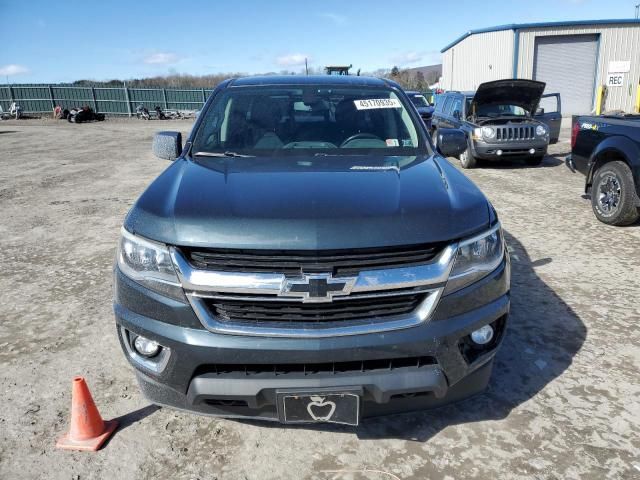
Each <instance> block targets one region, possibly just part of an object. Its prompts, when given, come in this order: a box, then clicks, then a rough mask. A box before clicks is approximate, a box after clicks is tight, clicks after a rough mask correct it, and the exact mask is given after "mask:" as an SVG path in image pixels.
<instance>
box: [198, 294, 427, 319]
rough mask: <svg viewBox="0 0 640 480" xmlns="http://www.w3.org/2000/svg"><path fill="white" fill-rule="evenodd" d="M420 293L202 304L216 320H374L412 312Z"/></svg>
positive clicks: (215, 301) (223, 301)
mask: <svg viewBox="0 0 640 480" xmlns="http://www.w3.org/2000/svg"><path fill="white" fill-rule="evenodd" d="M424 297H425V294H424V293H404V294H398V295H394V296H380V297H367V298H357V297H341V298H340V299H337V298H336V299H334V301H333V302H330V303H299V302H291V301H286V300H284V301H282V300H270V301H264V300H263V299H260V300H251V299H250V297H249V298H247V297H246V296H245V297H243V299H242V300H229V299H223V300H220V299H216V298H207V299H205V300H204V301H205V304H206V305H207V307H208V308H209V310H210V312H211V314H212V315H214V316H215V317H216V318H217V319H218V320H220V321H222V322H225V321H227V322H228V321H233V322H251V323H257V324H260V323H264V322H278V323H279V324H282V323H299V322H307V323H308V322H312V323H316V324H317V323H322V322H345V321H353V320H361V319H368V320H374V321H375V319H378V318H385V317H390V316H395V315H406V314H409V313H411V312H413V311H414V310H415V309H416V308H417V307H418V305H419V304H420V302H422V300H424Z"/></svg>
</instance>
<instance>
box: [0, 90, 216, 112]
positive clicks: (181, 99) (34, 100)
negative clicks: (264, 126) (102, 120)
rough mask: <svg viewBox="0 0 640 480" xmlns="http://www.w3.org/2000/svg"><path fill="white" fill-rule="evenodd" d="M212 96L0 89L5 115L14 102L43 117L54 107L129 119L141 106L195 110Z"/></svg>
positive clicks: (201, 92)
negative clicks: (83, 107) (88, 110)
mask: <svg viewBox="0 0 640 480" xmlns="http://www.w3.org/2000/svg"><path fill="white" fill-rule="evenodd" d="M211 92H212V90H206V89H175V88H164V89H163V88H107V87H72V86H66V85H8V86H0V106H1V107H2V108H3V110H4V111H8V109H9V105H10V104H11V101H14V100H15V101H16V102H17V103H18V104H20V106H21V107H22V109H23V111H24V112H25V113H45V112H51V111H52V110H53V107H54V106H55V105H60V106H61V107H62V108H73V107H80V106H83V105H89V106H90V107H91V108H93V109H94V110H96V111H98V112H101V113H107V114H113V115H128V114H129V112H135V110H136V107H137V106H138V105H140V104H143V105H144V106H145V107H147V108H148V109H149V110H152V109H153V108H154V107H155V106H156V105H159V106H160V107H162V108H163V109H172V110H198V109H199V108H201V107H202V106H203V105H204V103H205V101H206V99H207V98H208V97H209V95H210V94H211ZM127 97H128V100H127ZM127 101H128V102H129V108H127Z"/></svg>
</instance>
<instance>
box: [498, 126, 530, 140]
mask: <svg viewBox="0 0 640 480" xmlns="http://www.w3.org/2000/svg"><path fill="white" fill-rule="evenodd" d="M494 128H495V129H496V140H498V141H501V142H508V141H516V140H518V141H519V140H533V139H535V138H536V127H535V126H532V125H526V126H519V127H513V126H512V127H494Z"/></svg>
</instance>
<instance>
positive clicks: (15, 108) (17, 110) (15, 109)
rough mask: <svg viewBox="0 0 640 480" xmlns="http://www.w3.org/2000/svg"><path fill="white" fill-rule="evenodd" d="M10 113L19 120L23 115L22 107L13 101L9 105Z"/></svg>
mask: <svg viewBox="0 0 640 480" xmlns="http://www.w3.org/2000/svg"><path fill="white" fill-rule="evenodd" d="M9 115H10V116H12V117H14V118H15V119H16V120H18V119H19V118H20V117H22V107H21V106H20V105H18V104H17V103H16V102H12V103H11V105H10V106H9Z"/></svg>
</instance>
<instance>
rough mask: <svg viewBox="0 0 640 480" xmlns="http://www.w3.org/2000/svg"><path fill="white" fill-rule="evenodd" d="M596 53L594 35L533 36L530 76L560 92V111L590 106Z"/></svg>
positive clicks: (576, 111)
mask: <svg viewBox="0 0 640 480" xmlns="http://www.w3.org/2000/svg"><path fill="white" fill-rule="evenodd" d="M597 56H598V36H597V35H562V36H551V37H536V44H535V57H534V61H533V79H534V80H540V81H542V82H545V83H546V84H547V88H546V89H545V93H556V92H560V98H561V100H562V114H563V115H574V114H583V113H589V112H590V111H591V110H592V108H593V93H594V82H595V73H596V67H597Z"/></svg>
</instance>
